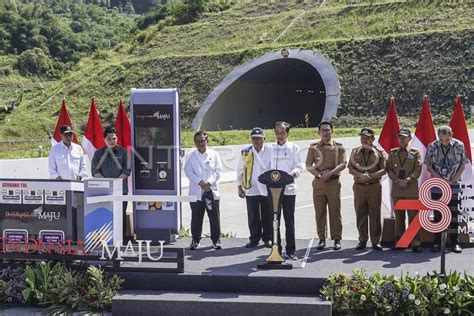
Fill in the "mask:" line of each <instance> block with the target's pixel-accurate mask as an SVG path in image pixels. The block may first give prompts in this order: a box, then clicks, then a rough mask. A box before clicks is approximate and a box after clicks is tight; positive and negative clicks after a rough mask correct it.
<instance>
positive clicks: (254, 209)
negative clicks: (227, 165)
mask: <svg viewBox="0 0 474 316" xmlns="http://www.w3.org/2000/svg"><path fill="white" fill-rule="evenodd" d="M250 138H251V140H252V146H248V147H245V148H244V149H242V150H241V153H240V155H241V159H239V163H238V166H237V186H238V187H237V188H238V194H239V197H241V198H245V201H246V203H247V217H248V225H249V230H250V237H249V239H250V241H249V242H248V243H247V244H246V245H245V246H246V247H247V248H255V247H257V246H258V243H259V241H260V239H261V240H262V241H263V243H264V245H265V247H267V248H271V246H272V220H273V219H272V211H271V207H270V201H269V200H268V197H267V195H268V192H267V187H266V186H265V185H264V184H262V183H260V182H259V181H258V177H259V176H260V175H261V174H262V173H264V172H265V171H267V170H269V169H270V157H269V151H268V150H267V149H265V146H264V140H265V133H264V131H263V129H261V128H260V127H255V128H253V129H252V131H251V133H250Z"/></svg>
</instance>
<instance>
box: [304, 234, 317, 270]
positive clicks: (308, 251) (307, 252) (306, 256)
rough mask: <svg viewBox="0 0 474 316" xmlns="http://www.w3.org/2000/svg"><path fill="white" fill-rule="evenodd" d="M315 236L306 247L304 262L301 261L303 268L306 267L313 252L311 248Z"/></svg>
mask: <svg viewBox="0 0 474 316" xmlns="http://www.w3.org/2000/svg"><path fill="white" fill-rule="evenodd" d="M313 242H314V238H311V239H310V240H309V243H308V248H306V254H305V255H304V258H303V262H302V263H301V268H303V269H304V267H305V266H306V261H308V257H309V253H310V252H311V248H312V247H313Z"/></svg>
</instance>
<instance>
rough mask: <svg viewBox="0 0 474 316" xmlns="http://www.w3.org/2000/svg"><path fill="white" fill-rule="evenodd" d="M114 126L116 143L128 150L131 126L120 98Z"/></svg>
mask: <svg viewBox="0 0 474 316" xmlns="http://www.w3.org/2000/svg"><path fill="white" fill-rule="evenodd" d="M114 127H115V129H116V130H117V133H118V139H117V144H118V145H119V146H122V147H123V148H125V149H127V150H128V151H130V149H131V148H130V147H131V145H132V133H131V126H130V121H129V119H128V116H127V112H125V108H124V107H123V101H122V100H120V104H119V108H118V112H117V117H116V118H115V124H114Z"/></svg>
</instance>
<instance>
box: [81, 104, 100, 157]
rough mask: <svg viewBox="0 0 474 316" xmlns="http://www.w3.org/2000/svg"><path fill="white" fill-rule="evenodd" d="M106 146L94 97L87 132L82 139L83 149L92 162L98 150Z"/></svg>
mask: <svg viewBox="0 0 474 316" xmlns="http://www.w3.org/2000/svg"><path fill="white" fill-rule="evenodd" d="M104 146H105V142H104V129H103V128H102V123H101V122H100V117H99V112H98V111H97V108H96V106H95V100H94V97H92V100H91V108H90V111H89V119H88V121H87V127H86V132H85V133H84V137H83V138H82V147H83V148H84V151H85V152H86V154H87V156H88V157H89V159H90V160H91V161H92V157H94V153H95V152H96V150H97V149H99V148H101V147H104Z"/></svg>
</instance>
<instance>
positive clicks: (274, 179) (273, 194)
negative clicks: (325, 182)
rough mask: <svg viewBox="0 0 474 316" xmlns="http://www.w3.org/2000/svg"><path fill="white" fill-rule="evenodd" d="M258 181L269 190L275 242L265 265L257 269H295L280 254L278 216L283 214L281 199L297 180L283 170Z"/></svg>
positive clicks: (271, 173) (263, 176)
mask: <svg viewBox="0 0 474 316" xmlns="http://www.w3.org/2000/svg"><path fill="white" fill-rule="evenodd" d="M258 181H259V182H261V183H263V184H265V185H266V186H267V189H268V198H269V199H270V205H271V208H272V213H273V241H272V251H271V253H270V255H269V256H268V257H267V259H265V263H264V264H259V265H257V269H262V270H274V269H279V270H289V269H292V268H293V265H292V264H287V263H285V259H283V257H282V256H281V254H280V248H281V246H280V245H279V244H278V231H279V229H280V221H279V220H278V215H279V214H280V212H281V199H282V197H283V193H284V192H285V187H286V186H287V185H288V184H290V183H293V182H294V181H295V180H294V179H293V177H292V176H290V175H289V174H288V173H287V172H285V171H282V170H269V171H267V172H265V173H263V174H261V175H260V176H259V177H258Z"/></svg>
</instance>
